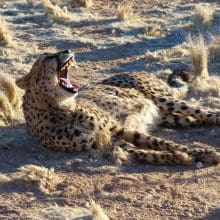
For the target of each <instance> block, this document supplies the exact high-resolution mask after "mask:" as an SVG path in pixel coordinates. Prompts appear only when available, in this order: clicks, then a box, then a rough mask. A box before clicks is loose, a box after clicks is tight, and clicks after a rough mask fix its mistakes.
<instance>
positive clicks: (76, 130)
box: [73, 129, 81, 136]
mask: <svg viewBox="0 0 220 220" xmlns="http://www.w3.org/2000/svg"><path fill="white" fill-rule="evenodd" d="M73 134H74V135H75V136H80V134H81V131H80V130H78V129H75V130H74V131H73Z"/></svg>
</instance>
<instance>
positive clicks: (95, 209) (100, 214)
mask: <svg viewBox="0 0 220 220" xmlns="http://www.w3.org/2000/svg"><path fill="white" fill-rule="evenodd" d="M89 209H90V211H91V214H92V217H93V218H92V219H93V220H109V218H108V216H107V215H106V214H105V213H104V211H103V210H102V208H101V206H100V205H98V204H96V203H95V201H93V200H91V201H90V204H89Z"/></svg>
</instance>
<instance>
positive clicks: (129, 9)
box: [117, 1, 138, 21]
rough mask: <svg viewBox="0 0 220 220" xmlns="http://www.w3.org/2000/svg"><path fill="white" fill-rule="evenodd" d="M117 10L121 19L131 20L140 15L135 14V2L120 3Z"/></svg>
mask: <svg viewBox="0 0 220 220" xmlns="http://www.w3.org/2000/svg"><path fill="white" fill-rule="evenodd" d="M117 11H118V18H119V19H120V21H130V20H134V19H137V18H138V16H137V15H136V14H134V11H133V3H132V2H130V1H128V2H121V3H119V4H118V9H117Z"/></svg>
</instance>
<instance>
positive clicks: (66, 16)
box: [43, 0, 73, 23]
mask: <svg viewBox="0 0 220 220" xmlns="http://www.w3.org/2000/svg"><path fill="white" fill-rule="evenodd" d="M43 7H44V10H45V12H46V13H47V14H48V15H49V17H50V18H51V19H52V20H54V21H57V22H61V23H66V22H70V21H71V20H72V19H73V17H72V15H71V14H70V13H69V12H68V11H67V8H64V9H62V8H60V7H59V6H57V5H53V4H52V3H51V2H50V0H43Z"/></svg>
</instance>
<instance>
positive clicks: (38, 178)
mask: <svg viewBox="0 0 220 220" xmlns="http://www.w3.org/2000/svg"><path fill="white" fill-rule="evenodd" d="M13 180H21V181H27V182H31V183H36V184H37V185H38V187H39V189H40V190H41V191H42V192H44V193H46V194H49V193H50V191H52V190H54V189H55V188H56V185H57V184H59V183H60V182H61V180H60V178H59V177H58V176H57V175H56V174H55V172H54V169H53V168H51V169H47V168H46V167H42V166H36V165H32V164H30V165H25V166H22V167H20V168H19V173H18V174H17V176H16V177H15V178H14V179H13Z"/></svg>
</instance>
